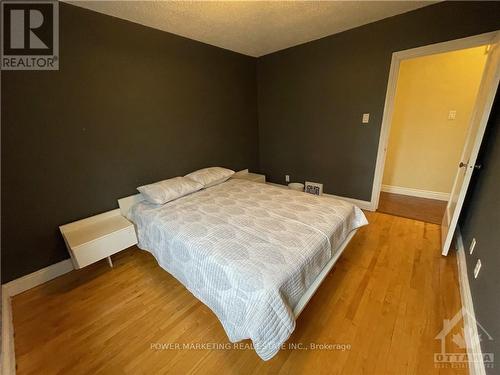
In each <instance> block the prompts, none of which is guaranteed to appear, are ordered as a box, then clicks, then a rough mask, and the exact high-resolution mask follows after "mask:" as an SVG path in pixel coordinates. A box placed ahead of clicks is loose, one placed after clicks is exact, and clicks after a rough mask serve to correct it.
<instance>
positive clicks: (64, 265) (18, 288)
mask: <svg viewBox="0 0 500 375" xmlns="http://www.w3.org/2000/svg"><path fill="white" fill-rule="evenodd" d="M73 269H74V268H73V263H72V262H71V259H66V260H63V261H62V262H59V263H55V264H52V265H50V266H48V267H45V268H42V269H41V270H38V271H36V272H33V273H30V274H29V275H26V276H23V277H20V278H19V279H15V280H12V281H10V282H8V283H7V284H5V285H4V287H5V289H4V290H7V292H8V295H9V296H10V297H13V296H15V295H17V294H19V293H22V292H24V291H26V290H28V289H31V288H34V287H35V286H38V285H41V284H43V283H46V282H47V281H50V280H52V279H55V278H56V277H58V276H61V275H64V274H65V273H68V272H70V271H72V270H73Z"/></svg>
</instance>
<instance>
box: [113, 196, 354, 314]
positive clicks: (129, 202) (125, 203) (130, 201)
mask: <svg viewBox="0 0 500 375" xmlns="http://www.w3.org/2000/svg"><path fill="white" fill-rule="evenodd" d="M143 200H144V197H143V196H142V195H141V194H135V195H131V196H128V197H125V198H121V199H118V205H119V206H120V212H121V214H122V215H123V216H124V217H126V218H128V217H129V215H128V213H129V211H130V208H131V207H132V206H133V205H134V204H136V203H139V202H142V201H143ZM357 231H358V230H357V229H355V230H353V231H352V232H351V233H349V235H348V236H347V238H346V239H345V240H344V242H342V244H341V245H340V246H339V247H338V249H337V251H335V254H334V255H333V257H332V259H330V260H329V261H328V263H327V264H326V265H325V267H323V269H322V270H321V272H320V273H319V275H318V277H316V279H315V280H314V282H313V283H312V284H311V286H309V288H308V289H307V290H306V292H305V293H304V295H303V296H302V297H301V298H300V300H299V302H298V303H297V305H296V306H295V308H294V309H293V315H295V318H298V317H299V315H300V313H301V312H302V311H303V310H304V308H305V307H306V305H307V303H308V302H309V301H310V299H311V298H312V296H313V295H314V293H315V292H316V290H318V288H319V286H320V285H321V283H322V282H323V280H324V279H325V278H326V276H327V275H328V273H329V272H330V271H331V269H332V268H333V266H334V265H335V263H337V260H338V259H339V258H340V256H341V255H342V253H343V252H344V250H345V248H346V247H347V245H348V244H349V242H351V239H352V238H353V237H354V235H355V234H356V232H357Z"/></svg>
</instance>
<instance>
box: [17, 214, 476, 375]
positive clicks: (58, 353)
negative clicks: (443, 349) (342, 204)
mask: <svg viewBox="0 0 500 375" xmlns="http://www.w3.org/2000/svg"><path fill="white" fill-rule="evenodd" d="M366 215H367V217H368V220H369V222H370V224H369V225H368V226H366V227H364V228H362V229H360V230H359V232H358V234H357V235H356V236H355V237H354V239H353V240H352V242H351V244H350V245H349V246H348V248H347V249H346V250H345V252H344V254H343V255H342V257H341V258H340V259H339V261H338V262H337V264H336V265H335V267H334V269H333V270H332V272H330V274H329V275H328V276H327V277H326V279H325V281H324V282H323V284H322V286H321V287H320V289H319V290H318V291H317V293H316V294H315V295H314V296H313V298H312V299H311V301H310V302H309V304H308V306H307V307H306V309H305V310H304V312H303V313H302V314H301V316H300V317H299V319H298V321H297V327H296V330H295V332H294V333H293V334H292V336H291V337H290V339H289V340H288V342H287V345H288V344H289V345H302V347H303V348H308V350H300V349H297V348H296V349H291V348H289V347H287V346H286V347H285V349H283V350H282V351H280V353H278V354H277V355H276V356H275V357H274V358H273V359H271V360H270V361H262V360H260V359H259V357H258V356H257V355H256V354H255V352H254V351H253V350H252V349H251V347H250V346H251V342H250V341H249V340H245V341H244V342H242V343H241V344H242V346H241V347H240V349H234V348H233V349H231V350H224V346H225V345H227V346H229V347H232V344H231V343H230V342H229V341H228V339H227V336H226V334H225V332H224V330H223V328H222V326H221V324H220V323H219V322H218V320H217V318H216V317H215V315H214V314H213V313H212V312H211V311H210V309H208V307H206V306H205V305H203V304H202V303H201V302H199V301H198V300H197V299H196V298H195V297H194V296H192V295H191V294H190V293H189V292H188V291H187V290H186V289H185V288H184V287H183V286H182V285H181V284H180V283H179V282H178V281H177V280H175V279H174V278H173V277H172V276H170V275H169V274H168V273H167V272H165V271H163V270H162V269H161V268H160V267H159V266H158V265H157V264H156V261H155V260H154V258H153V257H152V256H151V255H150V254H149V253H147V252H143V251H140V250H138V249H136V248H132V249H129V250H127V251H125V252H123V253H121V254H119V255H117V256H116V257H115V258H114V263H115V267H114V268H113V269H110V268H108V267H107V263H106V262H100V263H97V264H94V265H92V266H89V267H87V268H85V269H82V270H78V271H73V272H71V273H69V274H67V275H64V276H61V277H59V278H57V279H55V280H53V281H51V282H49V283H46V284H44V285H41V286H39V287H37V288H34V289H32V290H30V291H27V292H25V293H23V294H20V295H18V296H16V297H14V298H13V316H14V327H15V333H16V342H15V344H16V360H17V365H18V374H40V373H43V374H67V373H71V374H87V373H95V374H156V373H158V374H167V373H172V374H217V375H219V374H221V373H224V374H226V373H227V374H303V373H315V374H354V375H357V374H370V375H374V374H384V375H385V374H395V375H401V374H415V375H417V374H418V375H419V374H452V373H453V374H466V373H467V370H466V369H446V368H445V369H440V368H436V367H435V364H434V353H435V352H436V351H439V350H440V345H439V341H438V340H435V339H434V337H435V336H436V335H437V334H438V333H439V331H440V330H441V329H442V324H443V319H450V318H452V317H453V315H454V314H455V313H456V312H457V311H458V310H459V309H460V308H461V305H460V294H459V288H458V276H457V267H456V258H455V256H454V254H451V255H450V256H449V257H447V258H444V257H442V256H441V254H440V249H439V243H440V238H439V236H440V228H439V226H438V225H434V224H429V223H424V222H422V221H415V220H412V219H406V218H403V217H397V216H392V215H387V214H382V213H371V212H367V213H366ZM460 328H461V327H460V325H459V326H457V327H455V329H454V331H453V332H454V333H460ZM450 340H451V339H450ZM207 343H209V344H212V345H219V349H217V350H206V349H203V348H198V349H194V350H187V349H182V348H175V347H168V345H169V344H171V345H181V346H182V345H184V344H186V345H189V344H200V345H201V344H207ZM311 344H343V345H344V350H340V349H339V350H327V349H317V350H311V349H310V345H311ZM162 345H163V347H162ZM244 345H246V347H245V346H244Z"/></svg>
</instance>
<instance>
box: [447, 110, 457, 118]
mask: <svg viewBox="0 0 500 375" xmlns="http://www.w3.org/2000/svg"><path fill="white" fill-rule="evenodd" d="M456 118H457V111H455V110H451V111H449V112H448V120H455V119H456Z"/></svg>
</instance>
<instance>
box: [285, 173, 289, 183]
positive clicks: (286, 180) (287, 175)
mask: <svg viewBox="0 0 500 375" xmlns="http://www.w3.org/2000/svg"><path fill="white" fill-rule="evenodd" d="M285 182H290V175H289V174H286V175H285Z"/></svg>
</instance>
